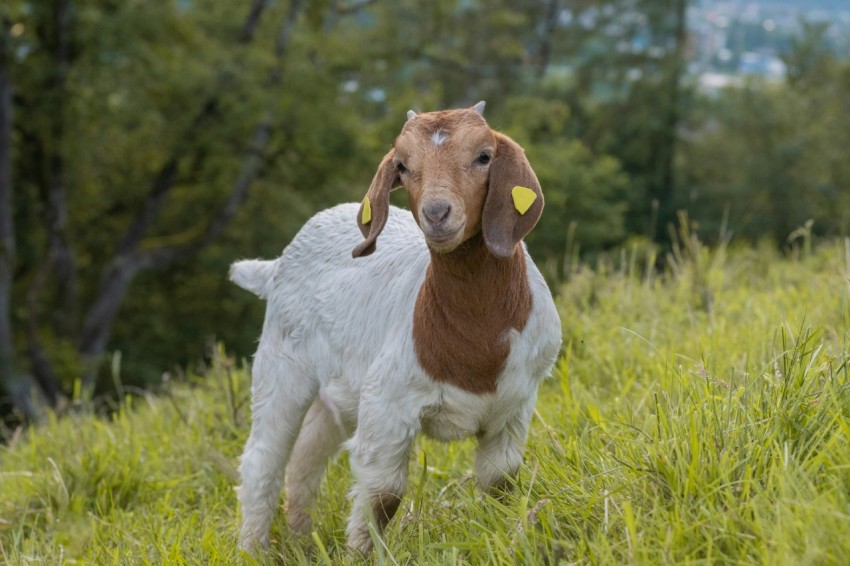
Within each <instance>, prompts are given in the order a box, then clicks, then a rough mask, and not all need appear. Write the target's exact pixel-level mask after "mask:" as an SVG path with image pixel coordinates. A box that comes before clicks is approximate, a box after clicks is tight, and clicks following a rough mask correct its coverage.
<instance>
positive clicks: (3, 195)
mask: <svg viewBox="0 0 850 566" xmlns="http://www.w3.org/2000/svg"><path fill="white" fill-rule="evenodd" d="M11 33H12V31H11V22H10V21H9V20H8V19H7V18H6V17H5V16H4V15H3V14H0V393H3V392H5V393H6V394H9V393H10V392H9V391H5V390H6V389H7V387H6V386H7V385H8V384H10V383H11V382H12V376H13V372H14V368H15V342H14V339H13V335H12V315H11V298H12V276H13V272H14V266H15V227H14V215H13V214H12V120H13V117H12V112H13V108H12V80H11V77H10V76H9V67H10V61H11V48H10V43H11V37H10V36H11Z"/></svg>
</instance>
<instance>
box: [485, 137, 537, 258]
mask: <svg viewBox="0 0 850 566" xmlns="http://www.w3.org/2000/svg"><path fill="white" fill-rule="evenodd" d="M493 133H494V134H495V135H496V150H495V152H494V155H493V161H492V163H491V164H490V187H489V189H488V192H487V199H486V200H485V201H484V212H483V213H482V217H481V226H482V231H483V232H484V243H485V244H487V248H488V249H489V250H490V253H492V254H493V255H495V256H496V257H499V258H502V259H507V258H509V257H511V256H512V255H513V254H514V249H515V248H516V245H517V243H518V242H519V241H520V240H522V239H523V238H524V237H525V235H526V234H528V233H529V232H530V231H531V229H532V228H534V225H535V224H537V221H538V220H539V219H540V214H541V213H542V212H543V191H541V190H540V183H539V182H538V181H537V176H536V175H535V174H534V171H533V170H532V169H531V165H530V164H529V163H528V159H526V158H525V152H524V151H523V150H522V148H521V147H520V146H519V144H518V143H516V142H515V141H513V140H512V139H510V138H509V137H508V136H506V135H504V134H500V133H498V132H493Z"/></svg>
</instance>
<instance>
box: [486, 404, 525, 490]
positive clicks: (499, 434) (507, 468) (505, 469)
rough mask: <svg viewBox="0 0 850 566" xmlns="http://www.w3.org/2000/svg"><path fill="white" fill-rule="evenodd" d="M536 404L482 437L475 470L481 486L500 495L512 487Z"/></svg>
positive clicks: (497, 425)
mask: <svg viewBox="0 0 850 566" xmlns="http://www.w3.org/2000/svg"><path fill="white" fill-rule="evenodd" d="M533 410H534V404H533V402H532V403H529V404H528V406H526V407H524V408H523V410H521V411H519V412H518V413H515V414H513V415H511V416H510V417H508V418H507V419H506V420H505V421H504V422H502V423H498V424H496V423H494V424H496V426H494V427H492V428H489V429H487V430H486V431H485V432H484V434H483V435H482V436H481V437H480V438H479V439H478V454H477V456H476V458H475V473H476V475H477V476H478V483H479V485H480V486H481V489H482V490H484V491H485V492H487V493H489V494H491V495H500V494H502V493H504V492H505V491H507V490H509V489H510V488H511V487H512V482H513V481H514V480H515V479H516V476H517V473H518V471H519V467H520V466H521V465H522V456H523V453H524V452H525V440H526V437H527V436H528V425H529V422H530V421H531V414H532V412H533Z"/></svg>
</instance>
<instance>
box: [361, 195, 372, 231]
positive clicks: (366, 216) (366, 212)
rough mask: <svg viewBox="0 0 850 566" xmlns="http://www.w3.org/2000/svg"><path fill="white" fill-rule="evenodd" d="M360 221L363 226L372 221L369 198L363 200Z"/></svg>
mask: <svg viewBox="0 0 850 566" xmlns="http://www.w3.org/2000/svg"><path fill="white" fill-rule="evenodd" d="M360 221H361V222H362V223H363V224H368V223H370V222H371V221H372V204H371V203H370V202H369V197H365V198H364V199H363V214H362V215H361V216H360Z"/></svg>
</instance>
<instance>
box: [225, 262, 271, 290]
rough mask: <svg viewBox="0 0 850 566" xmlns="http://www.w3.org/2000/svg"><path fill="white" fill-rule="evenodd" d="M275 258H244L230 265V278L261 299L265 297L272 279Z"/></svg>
mask: <svg viewBox="0 0 850 566" xmlns="http://www.w3.org/2000/svg"><path fill="white" fill-rule="evenodd" d="M276 265H277V261H275V260H268V261H264V260H260V259H244V260H242V261H237V262H235V263H233V264H232V265H231V266H230V280H231V281H233V282H234V283H236V284H237V285H239V286H240V287H242V288H243V289H245V290H246V291H251V292H252V293H254V294H255V295H257V296H258V297H260V298H261V299H267V298H268V296H269V292H270V291H271V286H272V280H273V279H274V274H275V266H276Z"/></svg>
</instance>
